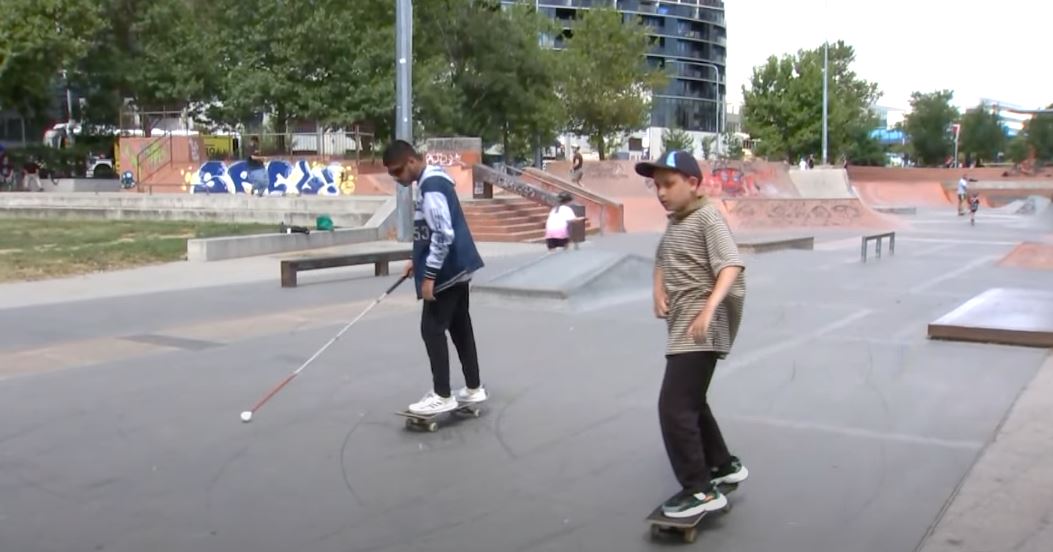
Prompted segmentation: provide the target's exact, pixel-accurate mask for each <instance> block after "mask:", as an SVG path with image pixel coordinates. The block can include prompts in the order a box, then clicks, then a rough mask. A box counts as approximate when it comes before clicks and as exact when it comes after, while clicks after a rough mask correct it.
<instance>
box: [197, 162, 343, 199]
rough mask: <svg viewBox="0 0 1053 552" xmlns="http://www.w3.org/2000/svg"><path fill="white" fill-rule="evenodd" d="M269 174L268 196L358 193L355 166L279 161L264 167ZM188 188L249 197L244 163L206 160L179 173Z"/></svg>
mask: <svg viewBox="0 0 1053 552" xmlns="http://www.w3.org/2000/svg"><path fill="white" fill-rule="evenodd" d="M264 167H265V170H266V174H267V177H266V178H267V189H266V190H264V192H263V193H264V194H265V195H330V196H333V195H350V194H353V193H354V192H355V174H354V170H353V167H350V166H348V167H345V166H344V165H341V164H340V163H335V162H334V163H329V164H323V163H319V162H311V161H304V160H300V161H292V162H290V161H285V160H281V159H276V160H272V161H268V162H267V163H266V165H265V166H264ZM180 172H182V173H183V179H184V181H185V182H186V189H187V191H189V192H190V193H192V194H250V193H252V182H251V181H250V180H249V171H248V166H247V163H246V162H245V161H236V162H234V163H231V164H230V165H228V164H227V163H225V162H223V161H206V162H205V163H204V164H202V165H201V166H200V167H199V168H197V169H196V170H195V169H192V168H191V169H190V170H187V171H180Z"/></svg>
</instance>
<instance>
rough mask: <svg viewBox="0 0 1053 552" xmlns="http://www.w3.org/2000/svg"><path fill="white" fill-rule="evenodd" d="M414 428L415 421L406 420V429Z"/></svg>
mask: <svg viewBox="0 0 1053 552" xmlns="http://www.w3.org/2000/svg"><path fill="white" fill-rule="evenodd" d="M413 426H414V424H413V420H410V419H407V420H406V429H413Z"/></svg>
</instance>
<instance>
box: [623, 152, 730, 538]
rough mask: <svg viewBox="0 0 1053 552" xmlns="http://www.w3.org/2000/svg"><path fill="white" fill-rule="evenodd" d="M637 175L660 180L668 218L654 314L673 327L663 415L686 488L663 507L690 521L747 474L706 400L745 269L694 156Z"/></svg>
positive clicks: (726, 344) (674, 155) (716, 505)
mask: <svg viewBox="0 0 1053 552" xmlns="http://www.w3.org/2000/svg"><path fill="white" fill-rule="evenodd" d="M636 172H637V173H638V174H640V175H641V176H644V177H646V178H651V179H653V180H654V184H655V189H656V192H657V195H658V200H659V201H660V202H661V203H662V206H663V207H665V209H666V211H667V212H668V213H669V222H668V226H667V227H666V230H665V234H664V235H663V236H662V239H661V242H660V243H659V245H658V251H657V255H656V261H655V272H654V309H655V315H656V316H657V317H659V318H664V319H665V320H666V326H667V330H668V339H667V341H666V351H665V352H666V367H665V377H664V379H663V380H662V389H661V392H660V394H659V397H658V416H659V421H660V422H661V428H662V438H663V440H664V441H665V448H666V453H667V454H668V455H669V462H670V464H671V465H672V468H673V472H674V473H675V474H676V478H677V480H678V481H679V482H680V485H681V487H682V490H681V492H679V493H677V494H676V495H674V496H673V497H672V498H670V499H669V500H668V501H666V502H665V504H663V505H662V510H663V512H664V513H665V515H666V516H669V517H673V518H686V517H692V516H695V515H698V514H700V513H702V512H706V511H713V510H719V509H721V508H723V507H724V506H726V505H727V498H726V497H725V496H724V495H723V493H721V492H720V490H719V489H718V488H717V486H718V485H720V484H724V483H739V482H741V481H744V480H745V479H746V477H747V476H748V472H747V470H746V468H745V467H744V466H743V465H742V463H741V462H740V461H739V459H738V458H736V457H734V456H732V455H731V453H730V452H728V448H727V445H725V443H724V437H723V436H722V435H721V432H720V428H719V427H718V425H717V421H716V420H715V419H714V418H713V412H712V411H711V410H710V407H709V403H708V402H707V400H706V392H707V390H708V388H709V383H710V381H711V380H712V378H713V371H714V369H715V368H716V365H717V360H718V359H721V358H724V357H725V356H726V355H727V354H728V352H729V351H730V350H731V346H732V344H733V343H734V341H735V335H736V334H737V332H738V328H739V321H740V320H741V318H742V309H743V304H744V301H745V296H746V284H745V279H744V277H743V275H742V272H743V270H744V269H745V265H744V264H743V262H742V259H741V258H739V253H738V248H737V247H736V245H735V240H734V239H733V238H732V235H731V232H730V230H729V229H728V226H727V223H726V222H725V221H724V217H723V216H722V215H721V213H720V211H718V210H717V208H716V207H715V206H714V205H713V204H712V203H711V202H710V201H709V200H708V199H707V198H706V197H704V196H703V197H699V195H698V187H699V184H701V182H702V171H701V169H700V168H699V166H698V162H697V161H695V158H694V157H693V156H691V154H690V153H687V152H682V151H671V152H667V153H666V154H664V155H663V156H662V157H661V158H660V159H659V160H658V161H655V162H644V163H638V164H637V165H636Z"/></svg>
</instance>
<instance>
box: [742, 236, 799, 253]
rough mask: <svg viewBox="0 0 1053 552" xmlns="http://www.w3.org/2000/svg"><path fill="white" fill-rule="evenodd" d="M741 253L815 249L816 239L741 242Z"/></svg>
mask: <svg viewBox="0 0 1053 552" xmlns="http://www.w3.org/2000/svg"><path fill="white" fill-rule="evenodd" d="M737 245H738V246H739V251H741V252H743V253H768V252H770V251H780V250H783V249H806V250H809V251H811V250H812V249H815V238H814V237H812V236H808V237H803V238H790V239H785V240H749V241H743V242H739V243H738V244H737Z"/></svg>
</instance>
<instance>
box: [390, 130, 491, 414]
mask: <svg viewBox="0 0 1053 552" xmlns="http://www.w3.org/2000/svg"><path fill="white" fill-rule="evenodd" d="M384 166H385V167H387V170H388V174H389V175H391V177H392V178H394V179H395V181H396V182H398V183H399V184H401V185H403V186H412V185H413V183H414V182H416V183H417V186H418V188H419V190H420V194H419V195H420V197H419V198H418V199H417V200H416V206H415V209H414V213H413V260H412V261H411V263H410V265H409V266H407V267H406V275H407V276H409V275H410V274H412V275H413V279H414V282H415V283H416V285H417V298H418V299H423V300H424V307H423V312H422V313H421V321H420V330H421V337H422V338H423V339H424V346H425V348H426V349H427V351H428V360H429V361H430V362H431V374H432V389H431V390H430V391H428V392H427V393H426V394H425V395H424V397H423V398H422V399H421V400H420V401H418V402H416V403H413V404H411V405H409V410H410V412H413V413H414V414H438V413H440V412H447V411H450V410H456V409H457V407H458V401H461V402H482V401H485V400H486V398H487V395H486V390H485V389H484V388H483V387H482V384H481V383H480V381H479V358H478V355H477V353H476V349H475V334H474V332H473V330H472V318H471V316H470V315H469V313H468V287H469V282H470V280H471V278H472V273H474V272H475V271H477V270H479V269H480V268H482V267H483V260H482V258H481V257H480V256H479V251H478V250H477V249H476V247H475V241H474V240H473V239H472V233H471V232H470V231H469V230H468V223H467V221H466V220H465V218H464V212H463V211H462V210H461V203H460V201H458V199H457V190H456V188H455V187H454V181H453V179H452V178H450V177H449V176H448V175H447V174H446V173H445V172H444V171H443V170H442V168H440V167H436V166H429V165H427V164H426V163H425V162H424V158H423V157H422V156H421V155H420V154H419V153H417V151H416V150H415V149H413V146H412V145H411V144H409V143H408V142H404V141H402V140H396V141H395V142H392V143H391V145H389V146H388V147H387V149H385V150H384ZM447 331H449V332H450V339H451V340H452V341H453V344H454V346H455V347H456V348H457V356H458V357H459V358H460V360H461V369H462V370H463V372H464V380H465V384H466V386H465V387H464V388H462V389H460V390H458V392H457V394H456V396H453V395H452V394H451V393H450V352H449V347H448V346H447V344H446V332H447Z"/></svg>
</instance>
